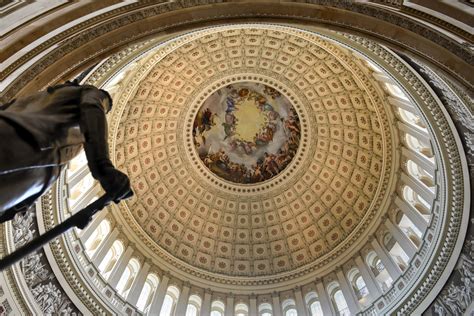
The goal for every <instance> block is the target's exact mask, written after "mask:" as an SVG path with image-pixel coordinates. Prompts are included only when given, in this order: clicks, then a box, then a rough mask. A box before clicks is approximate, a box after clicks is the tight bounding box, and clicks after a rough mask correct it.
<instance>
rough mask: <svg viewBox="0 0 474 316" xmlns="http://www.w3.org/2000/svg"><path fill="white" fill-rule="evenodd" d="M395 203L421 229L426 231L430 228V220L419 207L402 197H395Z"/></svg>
mask: <svg viewBox="0 0 474 316" xmlns="http://www.w3.org/2000/svg"><path fill="white" fill-rule="evenodd" d="M395 205H396V206H397V207H398V208H399V209H400V210H401V211H402V212H403V214H405V215H406V216H407V217H408V218H409V219H410V220H411V221H412V223H413V224H415V226H416V228H418V230H419V231H421V232H425V231H426V229H427V228H428V222H427V221H426V219H425V218H424V217H423V215H422V214H420V212H418V210H417V209H415V208H414V207H413V206H412V205H411V204H409V203H408V202H406V201H405V200H402V199H400V197H398V196H397V197H396V198H395Z"/></svg>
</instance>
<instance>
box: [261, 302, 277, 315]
mask: <svg viewBox="0 0 474 316" xmlns="http://www.w3.org/2000/svg"><path fill="white" fill-rule="evenodd" d="M272 312H273V310H272V305H270V304H268V303H262V304H260V305H259V306H258V314H259V315H260V316H272Z"/></svg>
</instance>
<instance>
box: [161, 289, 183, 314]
mask: <svg viewBox="0 0 474 316" xmlns="http://www.w3.org/2000/svg"><path fill="white" fill-rule="evenodd" d="M178 297H179V289H178V288H177V287H176V286H173V285H171V286H169V287H168V290H167V291H166V295H165V299H164V300H163V305H162V306H161V311H160V316H171V315H173V313H174V310H175V309H176V302H177V301H178Z"/></svg>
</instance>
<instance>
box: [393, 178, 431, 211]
mask: <svg viewBox="0 0 474 316" xmlns="http://www.w3.org/2000/svg"><path fill="white" fill-rule="evenodd" d="M400 179H401V180H402V181H403V183H405V184H406V185H408V186H409V187H411V188H412V189H413V191H415V192H416V193H418V194H419V195H421V197H423V199H425V201H426V202H428V203H429V204H430V205H432V204H433V200H434V192H433V191H431V190H430V189H428V187H427V186H426V185H425V184H424V183H422V182H421V181H419V180H415V179H413V178H412V177H410V176H409V175H407V174H406V173H405V172H402V175H401V177H400Z"/></svg>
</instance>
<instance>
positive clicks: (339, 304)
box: [332, 289, 351, 316]
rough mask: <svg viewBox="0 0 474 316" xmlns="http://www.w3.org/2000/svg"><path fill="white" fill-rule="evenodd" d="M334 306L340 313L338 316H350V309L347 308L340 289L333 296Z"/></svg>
mask: <svg viewBox="0 0 474 316" xmlns="http://www.w3.org/2000/svg"><path fill="white" fill-rule="evenodd" d="M332 298H333V301H334V305H335V307H336V310H337V311H338V315H340V316H349V315H350V314H351V313H350V312H349V307H347V303H346V299H345V298H344V295H343V294H342V291H341V290H340V289H337V290H336V291H335V292H334V294H333V296H332Z"/></svg>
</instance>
